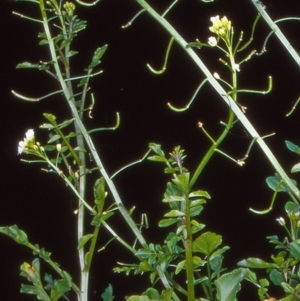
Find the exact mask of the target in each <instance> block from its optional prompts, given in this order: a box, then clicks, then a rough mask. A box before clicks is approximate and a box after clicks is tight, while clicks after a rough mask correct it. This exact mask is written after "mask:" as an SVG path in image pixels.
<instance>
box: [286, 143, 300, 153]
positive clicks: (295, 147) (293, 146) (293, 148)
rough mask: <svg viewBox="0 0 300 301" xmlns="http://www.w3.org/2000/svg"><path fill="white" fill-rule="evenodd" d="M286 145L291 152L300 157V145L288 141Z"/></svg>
mask: <svg viewBox="0 0 300 301" xmlns="http://www.w3.org/2000/svg"><path fill="white" fill-rule="evenodd" d="M285 144H286V146H287V148H288V149H289V150H290V151H292V152H294V153H296V154H298V155H300V148H299V146H298V145H296V144H294V143H292V142H290V141H288V140H286V141H285Z"/></svg>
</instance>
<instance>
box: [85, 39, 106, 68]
mask: <svg viewBox="0 0 300 301" xmlns="http://www.w3.org/2000/svg"><path fill="white" fill-rule="evenodd" d="M107 47H108V45H104V46H102V47H100V48H97V49H96V51H95V52H94V56H93V58H92V62H91V64H90V65H89V66H88V69H89V70H91V69H93V68H95V67H96V66H97V65H99V64H100V63H101V61H100V59H101V57H102V56H103V54H104V53H105V51H106V49H107Z"/></svg>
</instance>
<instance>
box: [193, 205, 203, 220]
mask: <svg viewBox="0 0 300 301" xmlns="http://www.w3.org/2000/svg"><path fill="white" fill-rule="evenodd" d="M202 210H203V206H195V207H192V208H190V216H191V217H194V216H197V215H199V214H200V213H201V212H202Z"/></svg>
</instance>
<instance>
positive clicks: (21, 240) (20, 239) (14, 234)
mask: <svg viewBox="0 0 300 301" xmlns="http://www.w3.org/2000/svg"><path fill="white" fill-rule="evenodd" d="M0 233H3V234H5V235H7V236H9V237H11V238H12V239H13V240H14V241H16V242H17V243H18V244H21V245H27V244H28V238H27V234H26V233H25V232H24V231H22V230H20V229H19V228H18V226H17V225H13V226H10V227H0Z"/></svg>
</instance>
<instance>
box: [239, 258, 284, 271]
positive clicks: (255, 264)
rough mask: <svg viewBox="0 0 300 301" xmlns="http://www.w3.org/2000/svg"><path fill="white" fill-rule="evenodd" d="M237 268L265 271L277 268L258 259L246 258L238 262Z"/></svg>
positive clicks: (275, 265)
mask: <svg viewBox="0 0 300 301" xmlns="http://www.w3.org/2000/svg"><path fill="white" fill-rule="evenodd" d="M238 266H243V267H246V268H256V269H267V268H279V267H278V265H277V264H275V263H268V262H265V261H263V260H261V259H259V258H251V257H250V258H248V259H244V260H241V261H240V262H238Z"/></svg>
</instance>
